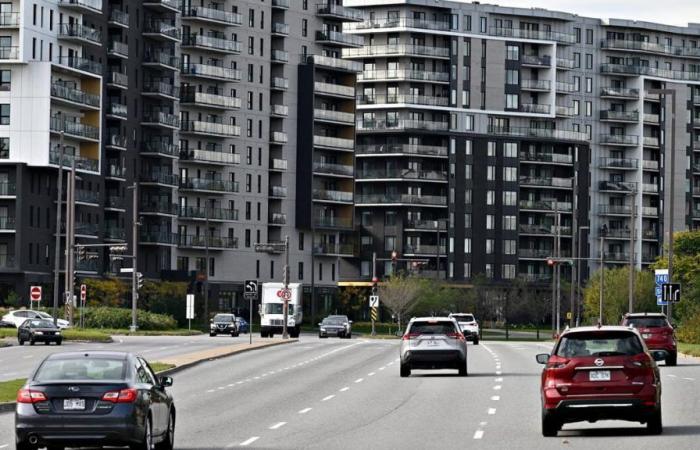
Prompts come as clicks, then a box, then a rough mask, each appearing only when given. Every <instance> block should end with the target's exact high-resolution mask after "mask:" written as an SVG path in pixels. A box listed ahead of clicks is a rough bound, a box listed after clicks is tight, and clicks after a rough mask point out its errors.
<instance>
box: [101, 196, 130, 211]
mask: <svg viewBox="0 0 700 450" xmlns="http://www.w3.org/2000/svg"><path fill="white" fill-rule="evenodd" d="M125 205H126V203H125V202H124V197H120V196H118V195H109V196H107V198H105V208H112V209H124V208H125Z"/></svg>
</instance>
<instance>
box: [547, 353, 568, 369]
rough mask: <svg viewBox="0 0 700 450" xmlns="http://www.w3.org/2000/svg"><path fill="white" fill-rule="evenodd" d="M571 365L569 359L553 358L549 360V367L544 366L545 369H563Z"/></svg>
mask: <svg viewBox="0 0 700 450" xmlns="http://www.w3.org/2000/svg"><path fill="white" fill-rule="evenodd" d="M568 363H569V360H568V359H564V358H560V357H558V356H552V357H550V358H549V361H548V362H547V365H546V366H544V368H545V369H561V368H564V367H566V365H567V364H568Z"/></svg>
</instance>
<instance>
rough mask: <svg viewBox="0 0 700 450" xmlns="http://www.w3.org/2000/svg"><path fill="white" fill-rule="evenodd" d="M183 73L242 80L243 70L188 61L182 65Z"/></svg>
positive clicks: (219, 78)
mask: <svg viewBox="0 0 700 450" xmlns="http://www.w3.org/2000/svg"><path fill="white" fill-rule="evenodd" d="M181 74H182V75H184V76H186V75H190V76H194V77H202V78H212V79H215V80H223V81H241V71H240V70H238V69H229V68H227V67H221V66H213V65H210V64H193V63H187V64H183V65H182V70H181Z"/></svg>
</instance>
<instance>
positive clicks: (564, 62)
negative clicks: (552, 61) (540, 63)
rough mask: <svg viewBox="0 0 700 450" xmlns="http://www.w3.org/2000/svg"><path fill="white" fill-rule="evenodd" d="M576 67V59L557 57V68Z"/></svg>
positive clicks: (569, 68)
mask: <svg viewBox="0 0 700 450" xmlns="http://www.w3.org/2000/svg"><path fill="white" fill-rule="evenodd" d="M575 67H576V61H574V60H573V59H568V58H557V69H561V70H571V69H573V68H575Z"/></svg>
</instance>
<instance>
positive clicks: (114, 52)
mask: <svg viewBox="0 0 700 450" xmlns="http://www.w3.org/2000/svg"><path fill="white" fill-rule="evenodd" d="M107 54H108V55H109V56H115V57H117V58H123V59H126V58H128V57H129V45H128V44H126V43H124V42H119V41H114V40H113V41H110V42H109V47H108V49H107Z"/></svg>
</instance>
